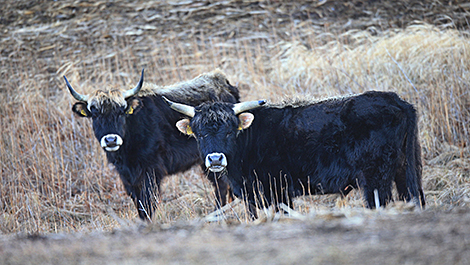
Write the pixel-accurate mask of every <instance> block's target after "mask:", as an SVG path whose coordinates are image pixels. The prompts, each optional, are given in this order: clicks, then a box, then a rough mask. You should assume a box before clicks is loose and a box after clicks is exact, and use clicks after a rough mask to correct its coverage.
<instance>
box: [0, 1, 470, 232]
mask: <svg viewBox="0 0 470 265" xmlns="http://www.w3.org/2000/svg"><path fill="white" fill-rule="evenodd" d="M406 2H407V3H408V4H407V5H405V4H404V2H403V3H401V2H396V1H357V0H355V1H347V2H344V1H293V2H290V3H285V1H266V2H258V1H231V0H229V1H216V2H212V1H174V2H173V1H157V2H153V1H134V2H131V3H129V2H126V1H114V2H111V3H108V2H104V1H93V2H87V1H54V2H51V1H41V0H38V1H7V2H6V3H5V5H3V7H2V10H1V11H0V24H1V25H2V26H1V28H0V37H1V38H0V45H1V47H2V49H1V52H0V65H1V68H0V77H1V78H0V101H1V102H2V108H0V117H1V120H0V125H1V128H2V134H1V136H0V164H1V171H0V172H1V185H0V207H1V209H2V211H1V212H0V231H1V233H3V234H10V233H19V232H21V233H30V234H38V233H39V234H43V233H55V232H81V231H96V230H98V231H103V230H104V231H110V230H112V229H114V228H116V227H119V226H123V225H125V224H127V223H128V222H129V221H130V222H134V218H135V217H136V216H135V213H134V208H133V206H132V203H131V202H130V199H129V198H128V197H127V196H126V195H125V193H124V191H123V189H122V187H121V183H120V180H119V177H118V176H117V173H115V172H114V171H113V170H112V168H111V167H110V166H109V165H108V164H107V162H106V158H105V155H104V151H103V150H101V149H100V147H99V145H98V144H97V141H96V139H95V138H94V135H93V133H92V130H91V124H90V122H88V121H86V120H84V119H79V118H77V117H75V116H73V114H72V112H71V111H70V108H71V104H72V103H73V99H72V97H71V96H70V95H69V93H68V92H67V91H66V89H65V84H64V82H63V80H62V75H67V77H68V79H69V80H70V81H71V82H73V84H74V87H75V88H76V89H77V90H79V91H81V92H82V93H89V92H90V91H92V90H93V89H95V88H97V87H100V86H108V85H113V86H114V85H120V86H126V87H127V86H128V85H129V84H134V83H135V80H137V78H138V76H139V72H140V70H141V69H142V68H145V69H146V73H148V74H147V75H146V80H148V81H150V82H154V83H157V84H162V85H168V84H171V83H175V82H178V81H182V80H187V79H190V78H193V77H194V76H196V75H198V74H200V73H203V72H207V71H210V70H212V69H214V68H217V67H218V68H221V69H222V70H223V71H225V72H226V73H227V75H228V77H229V79H230V80H231V82H232V83H233V84H235V85H238V86H239V87H240V88H241V92H242V100H250V99H259V98H267V99H269V100H273V101H277V100H281V99H282V98H283V97H286V96H288V97H292V96H300V97H312V96H313V97H317V98H318V97H325V96H338V95H344V94H349V93H359V92H362V91H365V90H371V89H376V90H389V91H396V92H397V93H399V94H400V95H401V96H402V97H404V98H405V99H407V100H408V101H410V102H413V103H414V104H415V105H416V106H417V107H418V109H419V114H420V137H421V144H422V147H423V154H424V157H425V172H424V179H423V181H424V188H425V192H426V194H427V198H428V205H429V210H430V211H432V210H433V209H441V208H444V209H452V208H454V207H468V205H469V203H470V199H469V195H468V194H470V180H469V177H470V173H469V172H470V152H469V149H468V148H469V147H468V139H469V136H470V135H469V119H470V113H469V111H470V95H469V91H470V85H469V76H470V73H469V71H470V60H469V59H470V58H469V57H470V44H469V43H470V42H469V36H468V34H469V32H468V31H467V30H466V29H468V22H467V21H468V18H469V16H470V6H469V5H468V4H467V3H464V1H450V2H446V4H443V3H441V2H439V1H406ZM392 6H393V8H392ZM203 175H204V173H203V172H200V171H199V170H198V169H193V170H190V171H188V172H186V173H184V174H181V175H178V176H171V177H170V178H168V179H167V181H165V183H164V185H163V188H162V194H161V203H160V204H159V209H158V210H157V216H156V218H155V222H157V223H161V224H173V223H175V222H177V221H188V220H196V219H199V218H202V217H203V216H205V215H207V214H209V213H210V212H211V211H212V210H213V208H214V200H213V195H212V194H211V192H212V188H211V186H210V184H209V183H208V182H207V181H206V180H205V179H204V177H203ZM325 207H326V209H330V210H332V211H343V210H344V209H358V210H359V211H362V207H363V205H362V201H361V196H360V195H359V193H358V192H356V193H354V194H351V195H349V196H348V197H347V198H346V200H345V201H343V202H339V203H338V204H337V205H336V196H313V197H305V198H299V199H298V200H296V211H298V212H299V213H301V214H303V215H305V216H309V214H311V213H316V212H319V211H322V210H324V209H325ZM342 209H343V210H342ZM227 216H228V217H229V219H230V218H231V220H232V219H233V220H235V222H238V223H240V222H242V223H244V222H246V217H245V216H244V209H243V207H242V205H241V204H239V205H235V206H234V210H233V211H228V212H227ZM266 216H271V215H269V214H267V215H266ZM273 218H274V217H272V216H271V217H266V218H265V219H263V220H272V219H273Z"/></svg>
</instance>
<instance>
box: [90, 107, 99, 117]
mask: <svg viewBox="0 0 470 265" xmlns="http://www.w3.org/2000/svg"><path fill="white" fill-rule="evenodd" d="M90 112H91V115H96V114H98V113H99V110H98V108H97V107H95V106H90Z"/></svg>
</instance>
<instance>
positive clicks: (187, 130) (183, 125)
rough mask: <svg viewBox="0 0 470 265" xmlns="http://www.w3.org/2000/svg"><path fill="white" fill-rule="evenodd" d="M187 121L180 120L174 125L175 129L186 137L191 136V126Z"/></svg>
mask: <svg viewBox="0 0 470 265" xmlns="http://www.w3.org/2000/svg"><path fill="white" fill-rule="evenodd" d="M189 122H190V121H189V119H182V120H180V121H178V122H177V123H176V128H178V130H179V131H180V132H182V133H184V134H186V135H193V130H191V126H189Z"/></svg>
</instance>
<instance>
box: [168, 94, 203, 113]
mask: <svg viewBox="0 0 470 265" xmlns="http://www.w3.org/2000/svg"><path fill="white" fill-rule="evenodd" d="M162 98H163V100H165V101H166V103H167V104H168V106H170V108H172V109H173V110H176V111H177V112H179V113H182V114H184V115H187V116H189V117H191V118H192V117H194V114H195V113H196V112H195V111H194V107H191V106H188V105H184V104H181V103H175V102H173V101H171V100H169V99H167V98H166V97H165V96H162Z"/></svg>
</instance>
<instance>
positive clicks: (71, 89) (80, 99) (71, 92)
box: [64, 75, 88, 102]
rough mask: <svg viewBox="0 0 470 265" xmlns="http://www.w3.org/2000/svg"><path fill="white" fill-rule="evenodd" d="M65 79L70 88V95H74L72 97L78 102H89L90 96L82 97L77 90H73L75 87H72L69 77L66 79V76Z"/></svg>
mask: <svg viewBox="0 0 470 265" xmlns="http://www.w3.org/2000/svg"><path fill="white" fill-rule="evenodd" d="M64 79H65V83H66V84H67V87H68V88H69V91H70V94H72V96H73V97H74V98H75V99H76V100H78V101H83V102H87V100H88V95H82V94H79V93H78V92H77V91H75V89H73V87H72V86H71V85H70V83H69V81H68V80H67V77H65V75H64Z"/></svg>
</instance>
